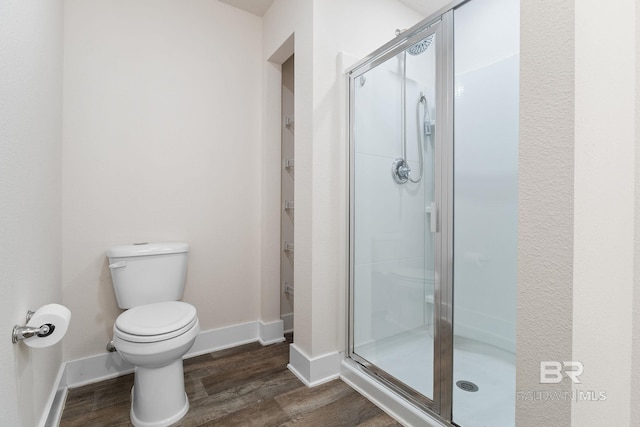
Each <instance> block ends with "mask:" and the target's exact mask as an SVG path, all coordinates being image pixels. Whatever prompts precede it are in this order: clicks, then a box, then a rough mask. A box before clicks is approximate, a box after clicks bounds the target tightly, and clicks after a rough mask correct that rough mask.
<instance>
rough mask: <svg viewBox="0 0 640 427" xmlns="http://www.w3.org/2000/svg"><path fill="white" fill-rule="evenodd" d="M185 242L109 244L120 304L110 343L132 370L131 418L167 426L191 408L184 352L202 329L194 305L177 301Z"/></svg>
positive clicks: (149, 426)
mask: <svg viewBox="0 0 640 427" xmlns="http://www.w3.org/2000/svg"><path fill="white" fill-rule="evenodd" d="M188 253H189V245H188V244H187V243H178V242H169V243H140V244H132V245H121V246H114V247H112V248H109V250H108V251H107V256H108V257H109V269H110V270H111V280H112V282H113V288H114V291H115V294H116V300H117V302H118V306H119V307H120V308H124V309H126V311H125V312H123V313H122V314H121V315H120V316H118V318H117V319H116V322H115V324H114V325H113V343H114V344H115V347H116V349H117V351H118V354H120V356H121V357H122V358H123V359H124V360H126V361H128V362H129V363H131V364H133V365H134V366H135V368H136V370H135V376H134V385H133V389H132V390H131V422H132V423H133V425H134V426H136V427H160V426H168V425H170V424H172V423H175V422H176V421H178V420H180V419H181V418H182V417H184V415H185V414H186V413H187V411H188V410H189V400H188V399H187V395H186V393H185V390H184V372H183V367H182V356H184V355H185V354H186V353H187V351H189V349H190V348H191V347H192V346H193V343H194V342H195V340H196V336H197V335H198V332H199V331H200V324H199V322H198V316H197V313H196V309H195V307H194V306H192V305H191V304H187V303H186V302H182V301H180V298H182V293H183V291H184V285H185V281H186V275H187V255H188Z"/></svg>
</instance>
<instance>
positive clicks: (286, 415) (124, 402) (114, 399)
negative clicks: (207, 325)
mask: <svg viewBox="0 0 640 427" xmlns="http://www.w3.org/2000/svg"><path fill="white" fill-rule="evenodd" d="M290 339H291V338H290V337H289V339H288V341H287V342H284V343H280V344H273V345H270V346H266V347H263V346H261V345H260V344H258V343H252V344H247V345H243V346H240V347H235V348H231V349H227V350H222V351H218V352H215V353H209V354H205V355H202V356H198V357H193V358H190V359H186V360H185V361H184V371H185V388H186V391H187V395H188V397H189V402H190V404H191V407H190V409H189V412H188V413H187V415H186V416H185V417H184V418H183V419H182V420H180V421H179V422H178V423H176V424H174V425H175V426H176V427H177V426H180V427H192V426H225V427H226V426H242V427H244V426H256V427H266V426H294V425H295V426H322V427H329V426H345V427H350V426H363V427H365V426H366V427H391V426H400V424H398V423H397V422H396V421H394V420H393V419H392V418H390V417H389V416H388V415H387V414H385V413H384V412H382V411H381V410H380V409H379V408H377V407H376V406H375V405H373V404H372V403H371V402H369V401H368V400H367V399H365V398H364V397H362V396H361V395H360V394H358V393H357V392H356V391H354V390H353V389H352V388H351V387H349V386H348V385H346V384H345V383H344V382H342V381H340V380H334V381H331V382H330V383H326V384H323V385H320V386H317V387H314V388H308V387H306V386H305V385H304V384H302V383H301V382H300V381H299V380H298V379H297V378H296V377H295V376H294V375H293V374H292V373H291V372H290V371H289V370H288V369H287V363H288V360H289V342H290ZM132 386H133V374H130V375H125V376H122V377H118V378H114V379H111V380H106V381H102V382H100V383H96V384H91V385H87V386H84V387H78V388H74V389H70V390H69V394H68V396H67V401H66V404H65V408H64V411H63V413H62V419H61V422H60V426H61V427H75V426H78V427H80V426H82V427H87V426H91V427H93V426H104V427H107V426H110V427H111V426H113V427H115V426H130V425H131V423H130V421H129V409H130V405H131V387H132Z"/></svg>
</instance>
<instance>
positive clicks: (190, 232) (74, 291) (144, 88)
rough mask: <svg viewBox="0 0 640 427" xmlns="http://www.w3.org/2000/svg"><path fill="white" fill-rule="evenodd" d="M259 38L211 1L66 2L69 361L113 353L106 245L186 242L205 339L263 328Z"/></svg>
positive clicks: (254, 20) (234, 13) (243, 16)
mask: <svg viewBox="0 0 640 427" xmlns="http://www.w3.org/2000/svg"><path fill="white" fill-rule="evenodd" d="M260 35H261V22H260V18H258V17H256V16H254V15H251V14H249V13H246V12H243V11H240V10H239V9H236V8H233V7H231V6H228V5H226V4H224V3H221V2H217V1H209V0H189V1H185V2H176V1H171V0H160V1H156V0H141V1H135V2H130V1H124V0H118V1H109V2H104V1H99V0H88V1H87V0H81V1H74V0H70V1H67V2H65V39H64V44H65V45H64V46H65V55H64V56H65V58H64V73H65V75H64V152H63V161H64V186H63V209H64V215H63V217H64V224H63V239H64V263H63V286H64V300H65V303H66V304H68V305H69V307H70V308H71V310H72V311H73V312H74V314H75V320H76V321H75V322H74V323H73V325H72V327H71V328H70V330H69V334H70V336H71V337H72V338H71V339H69V340H68V341H67V343H66V345H65V359H67V360H69V359H76V358H79V357H83V356H89V355H92V354H97V353H103V352H104V346H105V344H106V343H107V342H108V341H109V340H110V339H111V334H112V326H113V322H114V320H115V318H116V316H117V314H118V313H119V309H118V308H117V306H116V301H115V297H114V294H113V289H112V285H111V278H110V273H109V270H108V268H107V259H106V257H105V251H106V249H107V248H108V247H109V246H111V245H114V244H123V243H133V242H145V241H165V240H179V241H187V242H189V243H190V244H191V253H190V258H189V272H188V279H187V286H186V291H185V295H184V298H183V299H184V300H185V301H187V302H190V303H192V304H194V305H195V306H196V308H197V309H198V316H199V318H200V322H201V327H202V329H203V330H207V329H213V328H217V327H221V326H225V325H230V324H236V323H242V322H247V321H254V320H257V319H259V318H260V307H259V292H260V291H259V268H260V260H259V253H260V252H259V251H260V247H259V242H260V231H259V230H260V117H261V114H260V91H261V75H260V68H261V62H260V51H261V39H260ZM277 297H278V296H277V294H275V295H274V298H276V300H277ZM87 330H90V331H92V333H90V334H87V333H86V331H87Z"/></svg>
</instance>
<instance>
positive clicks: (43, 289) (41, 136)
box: [0, 0, 75, 426]
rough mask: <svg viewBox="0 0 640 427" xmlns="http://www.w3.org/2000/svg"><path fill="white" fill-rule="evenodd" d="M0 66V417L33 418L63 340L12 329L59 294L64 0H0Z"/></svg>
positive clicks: (5, 420) (33, 421)
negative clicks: (37, 342) (34, 341)
mask: <svg viewBox="0 0 640 427" xmlns="http://www.w3.org/2000/svg"><path fill="white" fill-rule="evenodd" d="M0 76H2V78H0V117H2V120H0V206H2V208H1V209H0V313H1V314H0V330H1V331H2V334H3V339H2V340H0V359H1V360H2V365H1V366H2V367H1V368H0V425H2V426H20V425H22V426H34V425H37V424H38V423H39V422H40V421H41V418H42V416H43V415H44V416H46V415H47V414H44V413H43V411H44V408H45V406H46V405H47V402H48V400H49V397H50V395H51V391H52V390H53V388H54V382H55V378H56V375H57V373H58V369H59V368H60V364H61V361H62V344H57V345H55V346H53V347H50V348H46V349H29V348H28V347H26V346H25V345H24V344H22V343H20V344H17V345H13V344H11V341H10V340H9V332H10V331H11V329H12V328H13V325H14V324H21V325H24V323H25V315H26V312H27V310H29V309H32V310H35V309H37V308H39V307H41V306H42V305H44V304H48V303H61V302H62V292H61V268H60V262H61V257H60V252H61V217H60V214H61V155H60V153H61V146H62V116H61V106H62V1H55V0H51V1H46V2H39V1H13V0H7V1H2V2H0ZM74 320H75V319H74V318H73V317H72V321H74Z"/></svg>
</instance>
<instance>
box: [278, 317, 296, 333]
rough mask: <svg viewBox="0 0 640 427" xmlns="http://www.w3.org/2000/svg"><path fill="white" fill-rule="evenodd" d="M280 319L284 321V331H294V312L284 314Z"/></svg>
mask: <svg viewBox="0 0 640 427" xmlns="http://www.w3.org/2000/svg"><path fill="white" fill-rule="evenodd" d="M280 319H281V320H282V323H283V328H284V333H285V334H288V333H289V332H293V313H289V314H283V315H282V316H280Z"/></svg>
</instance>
